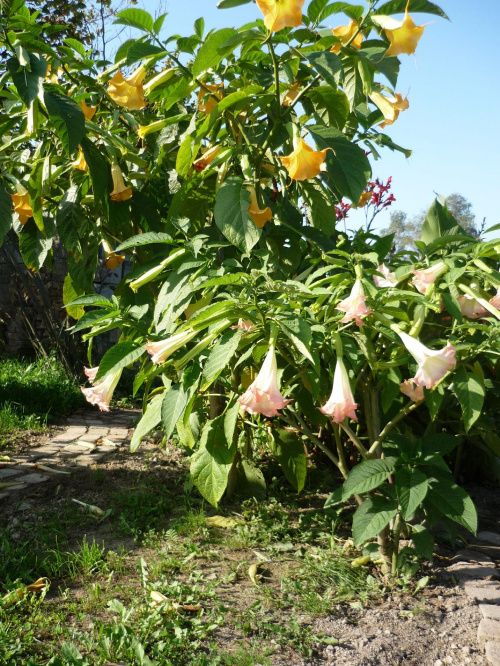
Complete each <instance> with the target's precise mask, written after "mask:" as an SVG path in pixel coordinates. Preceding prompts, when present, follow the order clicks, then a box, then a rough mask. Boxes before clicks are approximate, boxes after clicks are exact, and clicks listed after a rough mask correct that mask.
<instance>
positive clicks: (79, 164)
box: [71, 148, 89, 173]
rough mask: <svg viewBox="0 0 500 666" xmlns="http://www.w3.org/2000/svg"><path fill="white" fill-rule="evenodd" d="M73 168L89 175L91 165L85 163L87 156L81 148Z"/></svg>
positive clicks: (72, 163)
mask: <svg viewBox="0 0 500 666" xmlns="http://www.w3.org/2000/svg"><path fill="white" fill-rule="evenodd" d="M71 166H72V167H73V169H79V170H80V171H85V173H88V170H89V165H88V164H87V162H86V161H85V155H84V154H83V151H82V149H81V148H78V157H77V158H76V160H75V161H74V162H71Z"/></svg>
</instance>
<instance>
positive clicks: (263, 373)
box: [238, 345, 292, 418]
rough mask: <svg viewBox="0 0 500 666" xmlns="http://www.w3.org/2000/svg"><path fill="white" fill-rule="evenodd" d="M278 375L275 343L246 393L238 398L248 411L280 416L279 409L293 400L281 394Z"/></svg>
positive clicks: (268, 415)
mask: <svg viewBox="0 0 500 666" xmlns="http://www.w3.org/2000/svg"><path fill="white" fill-rule="evenodd" d="M277 375H278V365H277V363H276V354H275V351H274V345H271V346H270V347H269V351H268V353H267V356H266V359H265V361H264V363H263V364H262V368H261V369H260V372H259V374H258V375H257V377H256V378H255V380H254V381H253V382H252V384H250V386H249V387H248V389H247V390H246V391H245V393H243V395H241V396H240V397H239V398H238V402H239V403H240V405H241V407H242V408H243V409H244V410H245V411H246V412H248V413H249V414H263V415H264V416H267V417H269V418H271V417H272V416H278V410H280V409H283V408H284V407H286V406H287V405H288V403H289V402H292V400H286V399H285V398H284V397H283V396H282V395H281V393H280V389H279V386H278V376H277Z"/></svg>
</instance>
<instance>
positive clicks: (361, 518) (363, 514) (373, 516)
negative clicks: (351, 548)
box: [352, 497, 398, 548]
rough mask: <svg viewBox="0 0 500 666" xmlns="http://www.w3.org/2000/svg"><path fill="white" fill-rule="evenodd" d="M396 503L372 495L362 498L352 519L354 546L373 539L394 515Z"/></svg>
mask: <svg viewBox="0 0 500 666" xmlns="http://www.w3.org/2000/svg"><path fill="white" fill-rule="evenodd" d="M397 512H398V504H397V502H396V501H394V500H387V499H385V497H372V498H370V499H366V500H364V502H363V504H361V506H359V507H358V508H357V509H356V513H355V514H354V517H353V521H352V536H353V539H354V545H355V546H356V548H358V547H359V546H361V545H362V544H363V543H364V542H365V541H368V539H373V538H374V537H376V536H377V534H379V532H381V531H382V530H383V529H384V527H386V526H387V525H388V524H389V522H390V521H391V520H392V519H393V518H394V517H395V516H396V514H397Z"/></svg>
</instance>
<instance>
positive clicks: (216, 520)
mask: <svg viewBox="0 0 500 666" xmlns="http://www.w3.org/2000/svg"><path fill="white" fill-rule="evenodd" d="M206 521H207V523H208V524H209V525H212V526H213V527H221V528H223V529H225V530H229V529H231V528H233V527H236V526H237V525H238V521H237V520H235V519H234V518H227V517H226V516H210V517H209V518H206Z"/></svg>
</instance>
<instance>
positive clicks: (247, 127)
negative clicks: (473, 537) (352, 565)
mask: <svg viewBox="0 0 500 666" xmlns="http://www.w3.org/2000/svg"><path fill="white" fill-rule="evenodd" d="M244 2H245V0H239V1H238V3H237V4H244ZM234 4H235V3H234V0H221V2H220V3H219V6H220V7H221V8H224V7H225V6H227V7H230V6H232V5H234ZM257 4H258V7H259V8H260V10H261V11H262V17H261V18H259V19H258V20H256V21H255V22H254V23H251V24H249V25H246V26H244V27H243V28H241V29H239V30H237V29H234V28H226V29H221V30H217V31H212V32H211V33H209V34H208V35H205V34H204V22H203V19H200V20H198V21H197V22H196V24H195V32H194V34H193V35H191V36H189V37H183V38H179V37H178V36H174V37H171V38H163V37H162V35H163V32H162V27H163V21H164V18H165V16H162V17H159V18H158V19H156V20H153V18H152V17H151V16H150V15H149V14H148V13H147V12H145V11H143V10H140V9H136V8H132V9H127V10H124V11H123V12H120V13H119V15H118V22H119V23H121V24H124V25H128V26H132V27H134V28H137V29H139V30H140V31H141V32H142V35H141V36H140V37H139V38H137V39H134V40H129V41H127V42H125V43H124V44H123V45H122V46H121V47H120V48H119V49H118V52H117V55H116V60H115V63H114V64H110V63H106V62H100V61H96V60H95V59H93V58H92V54H91V53H89V52H87V51H86V50H85V47H84V46H83V44H81V43H79V42H78V41H76V40H74V39H66V40H65V44H64V45H63V46H61V47H60V48H59V49H58V50H57V51H55V50H54V49H53V47H49V46H47V45H46V44H45V43H44V42H43V39H42V36H41V35H43V30H42V32H40V29H39V26H37V25H36V16H35V15H31V16H30V14H29V11H28V10H27V9H26V8H25V7H24V6H23V5H22V3H21V2H20V1H18V2H14V3H11V5H9V6H10V14H9V15H8V16H7V20H8V22H9V30H10V32H9V38H8V40H7V39H5V41H4V47H5V48H7V49H9V50H10V53H11V56H10V59H9V60H8V63H7V67H8V75H6V76H5V77H4V78H3V79H2V85H3V88H4V93H5V95H4V96H5V99H6V100H7V101H6V102H5V104H6V106H7V107H8V111H9V115H8V117H7V116H6V115H4V116H3V117H2V118H1V119H0V122H2V127H3V133H4V144H3V146H2V148H1V150H2V151H3V154H4V155H5V156H8V158H9V159H8V161H3V162H2V165H3V166H2V169H3V171H2V189H0V207H1V213H2V215H1V216H0V219H1V222H0V224H1V225H2V227H1V228H2V233H3V234H4V233H6V232H7V229H8V227H10V226H11V225H12V227H13V229H14V231H15V232H16V233H17V234H18V237H19V248H20V252H21V255H22V257H23V259H24V261H25V262H26V264H27V265H28V266H29V267H30V268H32V269H33V270H38V269H39V268H40V266H41V265H42V264H43V263H44V261H46V260H47V258H48V257H49V256H50V252H51V246H52V242H53V239H54V237H55V235H56V233H57V234H58V236H59V237H60V239H61V240H62V242H63V243H64V245H65V247H66V248H67V250H68V253H69V265H68V269H69V270H68V276H67V278H66V282H65V302H66V306H67V309H68V312H69V313H70V315H71V316H72V317H74V318H75V319H77V322H76V324H75V326H74V331H75V332H78V331H86V333H85V336H84V337H85V339H88V340H92V338H93V337H95V336H97V335H99V334H101V333H103V332H105V331H109V330H110V329H114V328H117V329H119V330H120V331H121V338H120V341H119V342H118V344H116V345H115V346H114V347H113V348H111V349H110V350H109V351H108V352H107V353H106V354H105V356H104V357H103V359H102V360H101V362H100V364H99V368H98V370H97V371H95V372H91V377H90V378H91V380H92V382H93V385H92V387H91V388H87V389H84V392H85V394H86V396H87V397H88V399H89V400H90V401H91V402H93V403H94V404H97V405H99V406H100V407H101V408H102V409H107V408H108V406H109V400H110V397H111V394H112V391H113V388H114V386H116V382H117V381H118V378H119V374H120V373H121V371H122V370H123V368H125V367H127V366H130V365H131V364H137V365H138V366H139V369H138V372H137V376H136V379H135V383H134V390H135V391H136V392H137V391H138V390H139V389H140V388H141V387H142V388H143V389H144V396H145V399H144V408H145V409H144V415H143V417H142V419H141V421H140V423H139V425H138V427H137V429H136V432H135V435H134V439H133V441H132V449H135V448H137V447H138V446H139V444H140V441H141V438H142V437H143V436H144V435H145V434H146V433H148V432H149V431H150V430H152V429H156V428H158V426H159V424H161V425H162V428H163V430H164V433H165V437H167V438H170V437H171V436H172V435H173V434H174V433H175V435H176V437H177V439H178V441H179V443H180V444H181V445H182V446H183V447H185V448H186V450H191V451H192V455H191V475H192V479H193V482H194V483H195V485H196V486H197V488H198V489H199V491H200V492H201V494H202V495H203V496H204V497H205V498H206V499H207V500H208V501H209V502H211V503H212V504H214V505H217V503H218V502H219V501H220V499H221V498H222V496H223V494H224V492H225V491H226V488H227V486H228V481H229V479H230V478H235V475H236V474H237V473H238V472H239V474H240V476H239V477H238V479H239V481H238V482H240V483H242V484H243V483H245V479H248V477H249V475H253V478H254V479H257V480H260V481H262V478H261V477H262V475H261V474H260V473H259V471H258V470H257V469H256V468H255V467H254V465H253V463H252V453H253V451H254V448H255V446H256V445H257V443H262V441H266V442H267V445H268V447H269V449H270V450H271V451H272V452H273V454H274V455H275V456H276V457H277V459H278V461H279V462H280V464H281V466H282V468H283V471H284V474H285V475H286V477H287V478H288V479H289V481H290V482H291V483H292V484H293V486H294V487H295V488H296V489H297V491H300V490H301V489H302V488H303V487H304V484H305V481H306V471H307V458H306V450H307V448H317V449H320V450H321V451H323V453H324V454H325V455H326V456H327V457H328V458H329V459H330V461H331V462H332V463H334V464H335V465H336V466H337V468H338V469H339V471H340V473H341V474H342V476H343V477H344V479H345V482H344V483H343V485H342V486H341V487H340V488H338V489H337V490H336V491H335V492H334V493H333V494H332V497H331V498H330V499H329V501H328V505H334V504H336V503H339V502H342V501H344V500H347V499H349V498H350V497H351V496H352V495H354V496H355V497H356V498H357V500H358V502H359V503H360V506H359V508H358V509H357V511H356V513H355V515H354V521H353V533H354V540H355V543H356V545H361V544H363V543H364V542H365V541H368V540H371V539H373V538H374V537H378V540H379V546H380V553H381V554H382V556H383V557H384V558H385V559H386V560H388V559H390V558H391V557H392V567H393V570H394V571H397V569H398V567H399V565H400V560H399V557H400V556H399V547H398V544H399V536H400V534H401V533H402V531H403V530H404V531H405V533H408V534H409V535H410V536H411V539H412V542H413V545H414V548H415V550H416V552H417V553H418V554H422V555H426V556H429V554H432V536H431V534H430V533H429V532H428V531H427V528H424V527H422V521H423V519H424V518H425V519H426V520H427V522H428V523H429V524H431V525H432V524H434V523H435V522H438V521H444V522H445V523H447V524H449V523H450V522H451V521H454V522H456V523H459V524H460V525H462V526H464V527H466V528H467V529H469V530H471V531H474V530H475V529H476V514H475V510H474V507H473V505H472V503H471V501H470V499H469V498H468V497H467V495H466V494H465V493H464V491H463V490H461V489H460V488H459V487H458V486H457V485H456V484H455V482H454V480H453V477H452V475H451V473H450V471H449V469H448V466H447V465H446V463H445V461H444V459H443V457H442V456H444V455H447V454H449V453H450V452H451V451H452V450H453V449H454V448H455V447H456V446H458V445H460V443H461V442H462V441H463V438H464V437H465V436H466V434H467V433H468V434H469V435H470V433H473V432H474V433H475V436H477V438H478V440H479V439H481V442H482V444H483V445H484V446H492V447H493V448H494V447H495V446H498V442H497V441H496V440H495V442H493V441H492V439H491V437H492V428H491V417H490V415H489V414H488V413H487V412H485V411H483V405H484V401H485V398H486V389H487V388H490V387H491V386H492V384H493V382H494V381H495V378H494V366H495V364H496V362H497V356H498V352H497V351H496V350H497V349H498V338H497V336H498V331H499V318H500V312H499V311H498V309H497V305H498V295H497V296H495V295H494V291H495V290H497V289H498V288H499V287H500V273H498V272H497V270H496V268H497V264H498V260H499V257H500V244H499V242H498V241H489V242H484V241H482V240H478V239H475V238H471V237H470V236H468V235H467V234H466V233H465V232H464V231H463V230H462V229H461V228H460V227H458V226H457V225H456V222H455V221H454V219H453V217H452V216H451V215H450V214H449V213H448V212H447V210H446V208H445V207H443V205H442V204H441V203H440V202H439V201H436V202H435V203H434V204H433V206H432V208H431V209H430V211H429V213H428V216H427V219H426V221H425V224H424V226H423V231H422V239H421V241H420V242H418V243H417V248H418V249H417V251H416V252H414V253H409V254H406V255H394V254H393V253H392V251H391V249H392V237H390V236H389V237H385V238H380V237H377V236H376V235H375V234H373V233H372V232H371V231H370V225H368V228H367V230H365V231H359V232H357V233H356V234H354V236H352V237H349V236H348V235H347V234H346V233H343V232H342V231H338V230H337V229H336V223H337V222H338V221H339V220H341V219H344V218H345V216H346V215H347V212H348V210H349V209H350V207H363V206H367V205H369V206H371V207H372V208H373V212H374V214H376V213H377V212H378V211H380V210H382V209H383V208H385V207H387V206H388V205H390V203H391V202H392V201H393V196H392V195H390V194H389V193H388V192H389V188H390V182H388V183H387V184H384V183H381V182H380V181H378V180H373V179H372V174H371V166H370V162H369V159H368V154H370V153H371V154H372V155H373V156H375V157H378V150H379V149H380V148H381V147H384V146H388V147H390V148H392V149H395V150H400V151H402V152H403V153H407V152H408V151H406V150H405V149H404V148H401V147H400V146H397V145H395V144H394V143H393V142H392V140H391V139H390V137H389V136H388V135H386V134H385V133H383V132H382V130H383V129H384V128H385V127H386V126H387V125H390V124H391V123H393V122H395V121H396V120H397V117H398V115H399V113H400V112H403V111H406V112H409V111H408V108H409V102H408V100H407V99H403V98H402V96H401V94H400V93H398V92H396V86H397V78H398V73H399V68H400V65H401V62H400V60H399V58H398V57H397V56H398V55H400V54H412V53H413V52H414V51H415V49H416V48H417V44H418V43H419V40H420V39H421V38H422V35H423V33H424V26H417V25H416V24H415V22H414V19H413V18H412V16H411V15H410V14H409V12H410V11H411V10H412V6H413V5H414V11H415V12H416V11H421V12H427V13H430V14H436V15H439V16H443V17H445V18H446V16H445V14H444V13H443V12H442V10H441V9H439V8H438V7H437V6H436V5H434V4H433V3H430V2H427V0H419V1H418V2H415V3H413V2H402V1H401V0H393V1H391V2H387V3H385V4H382V5H379V3H378V2H370V3H369V6H368V8H367V9H366V10H365V9H364V8H363V7H361V6H359V5H350V4H348V3H340V4H339V3H332V4H327V2H326V1H324V0H312V2H310V3H309V5H308V7H307V13H306V14H302V10H303V8H304V4H305V2H304V0H286V1H283V2H277V0H259V1H258V3H257ZM403 12H404V19H403V20H396V19H394V18H393V17H392V16H389V13H396V14H397V13H403ZM341 15H344V18H343V19H342V18H341ZM346 17H347V18H346ZM327 18H328V19H329V21H334V22H335V23H342V21H348V24H347V25H339V26H338V27H336V28H335V29H334V30H333V31H332V30H330V29H324V28H323V27H322V26H321V23H322V22H323V21H325V20H326V19H327ZM45 29H48V28H47V27H46V28H45ZM139 63H141V64H140V65H139ZM49 64H50V72H51V73H53V72H54V74H53V75H52V74H51V77H50V78H49V79H48V80H47V78H46V77H47V72H48V68H49ZM122 70H123V71H122ZM125 71H127V72H128V73H125V74H124V72H125ZM5 137H6V138H5ZM28 164H29V167H28ZM21 188H22V189H21ZM14 192H16V193H14ZM25 193H26V194H25ZM100 245H102V246H103V249H104V252H105V257H106V262H107V263H108V262H109V267H111V266H113V265H115V266H116V265H117V262H118V263H119V262H120V261H122V260H123V255H124V253H127V254H130V255H131V256H132V257H133V259H134V269H133V270H132V272H131V273H130V274H129V275H127V276H126V277H125V278H124V279H123V280H122V282H121V283H120V285H119V286H118V288H117V289H116V292H115V295H114V297H113V298H112V299H110V300H108V299H106V298H103V297H102V296H98V295H95V294H93V293H92V281H93V277H94V274H95V269H96V265H97V256H98V254H97V251H98V248H99V246H100ZM94 370H95V369H94ZM332 386H333V389H332ZM329 396H330V397H329ZM458 412H460V414H459V415H458ZM353 422H354V423H353ZM353 450H354V451H355V452H356V454H355V455H353V454H352V451H353ZM351 459H352V460H353V462H357V463H358V464H355V465H352V464H351V462H350V460H351ZM389 528H390V529H389Z"/></svg>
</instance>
